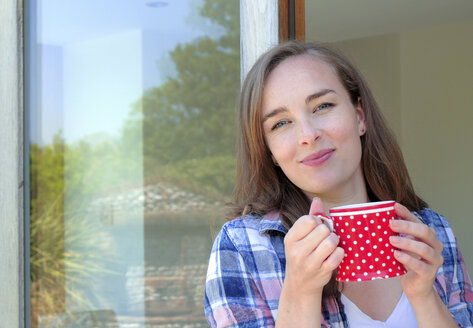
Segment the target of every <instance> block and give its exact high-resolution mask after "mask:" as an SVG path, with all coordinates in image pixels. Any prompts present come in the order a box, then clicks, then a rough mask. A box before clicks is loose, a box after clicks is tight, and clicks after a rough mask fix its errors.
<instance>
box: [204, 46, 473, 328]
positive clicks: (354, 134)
mask: <svg viewBox="0 0 473 328" xmlns="http://www.w3.org/2000/svg"><path fill="white" fill-rule="evenodd" d="M238 133H239V140H238V142H239V146H238V147H239V148H238V155H237V177H236V188H235V196H234V205H235V211H234V212H235V215H234V217H238V218H235V219H233V220H231V221H229V222H227V223H226V224H225V225H224V226H223V228H222V230H221V231H220V233H219V235H218V237H217V238H216V240H215V243H214V246H213V249H212V253H211V257H210V262H209V268H208V274H207V282H206V293H205V312H206V316H207V320H208V322H209V324H210V326H211V327H285V328H287V327H298V328H301V327H320V326H321V327H348V326H350V327H403V328H407V327H429V328H432V327H442V328H445V327H458V325H460V326H461V327H473V319H472V316H473V304H472V302H473V290H472V286H471V282H470V280H469V277H468V274H467V272H466V269H465V266H464V263H463V260H462V257H461V254H460V252H459V250H458V248H457V245H456V242H455V238H454V236H453V233H452V231H451V228H450V226H449V225H448V223H447V221H446V219H445V218H444V217H442V216H440V215H439V214H437V213H435V212H433V211H432V210H430V209H428V208H427V204H426V203H425V202H424V201H423V200H422V199H420V198H419V197H418V196H417V195H416V194H415V192H414V190H413V187H412V184H411V181H410V179H409V176H408V173H407V170H406V166H405V165H404V162H403V158H402V155H401V152H400V150H399V147H398V145H397V144H396V141H395V139H394V137H393V135H392V133H391V132H390V131H389V129H388V127H387V125H386V123H385V122H384V120H383V118H382V115H381V113H380V111H379V109H378V107H377V105H376V103H375V101H374V98H373V96H372V95H371V92H370V90H369V89H368V87H367V85H366V83H365V82H364V80H363V79H362V77H361V75H360V74H359V73H358V71H357V70H356V69H355V68H354V67H353V66H352V65H351V64H350V63H349V62H348V61H347V60H345V59H344V58H343V57H342V56H340V55H339V54H337V53H335V52H333V51H331V50H329V49H328V48H326V47H324V46H322V45H317V44H310V43H299V42H296V41H291V42H287V43H284V44H281V45H279V46H276V47H274V48H273V49H271V50H270V51H268V52H267V53H265V54H264V55H262V56H261V57H260V58H259V60H258V61H257V62H256V63H255V65H254V66H253V68H252V69H251V71H250V72H249V73H248V75H247V77H246V79H245V82H244V85H243V88H242V92H241V98H240V110H239V131H238ZM391 199H393V200H395V201H396V202H397V204H396V207H395V211H396V213H397V215H398V216H399V217H400V218H401V219H402V220H396V221H394V222H392V223H391V224H390V227H391V229H392V230H393V231H395V232H397V233H399V234H400V236H399V237H394V238H392V239H391V240H390V242H391V244H392V245H393V246H394V247H396V248H397V249H398V251H396V252H395V254H394V256H395V258H396V259H397V260H398V261H400V262H401V263H402V264H404V266H405V268H406V269H407V273H406V274H404V275H403V276H400V277H398V278H391V279H378V280H373V281H369V282H354V283H337V282H336V281H335V279H334V272H335V271H336V269H337V267H338V265H339V263H340V262H341V261H342V258H343V257H344V251H343V249H342V248H341V247H339V245H338V237H337V236H336V235H335V234H334V233H333V232H330V230H329V229H328V228H327V227H326V226H325V225H324V224H322V222H320V221H319V220H318V219H317V218H316V217H315V216H314V214H317V213H325V214H326V213H328V210H329V209H330V208H332V207H335V206H341V205H347V204H355V203H366V202H373V201H380V200H391ZM401 204H402V205H401Z"/></svg>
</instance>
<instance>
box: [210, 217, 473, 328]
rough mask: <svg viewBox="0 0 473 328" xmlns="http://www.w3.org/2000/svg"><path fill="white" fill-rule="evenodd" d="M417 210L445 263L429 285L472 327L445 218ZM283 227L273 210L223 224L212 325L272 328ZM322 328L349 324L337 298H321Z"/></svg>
mask: <svg viewBox="0 0 473 328" xmlns="http://www.w3.org/2000/svg"><path fill="white" fill-rule="evenodd" d="M414 214H416V215H417V216H418V217H419V218H420V219H421V220H422V221H423V222H424V223H426V224H427V225H429V226H431V227H433V228H435V231H436V232H437V238H438V239H439V240H440V241H442V243H443V245H444V250H443V254H442V255H443V258H444V263H443V265H442V267H441V268H440V269H439V271H438V273H437V278H436V280H435V283H434V287H435V289H436V290H437V292H438V293H439V295H440V298H441V299H442V301H443V302H444V303H445V304H446V305H447V307H448V309H449V310H450V313H451V314H452V316H453V318H454V319H455V320H456V322H457V323H458V324H459V326H460V327H473V289H472V285H471V282H470V279H469V277H468V273H467V271H466V267H465V265H464V262H463V259H462V256H461V253H460V251H459V250H458V248H457V243H456V240H455V237H454V235H453V232H452V229H451V228H450V226H449V224H448V222H447V220H446V219H445V218H444V217H443V216H441V215H439V214H437V213H435V212H433V211H432V210H430V209H424V210H422V211H421V212H420V213H419V214H417V213H414ZM286 232H287V230H286V229H285V228H284V226H283V225H282V223H281V221H280V219H279V217H278V213H275V212H273V213H269V214H267V215H265V216H264V217H260V216H251V215H249V216H246V217H244V218H237V219H235V220H232V221H230V222H227V223H225V225H224V226H223V227H222V230H221V231H220V233H219V234H218V236H217V238H216V240H215V243H214V245H213V248H212V253H211V255H210V261H209V267H208V272H207V282H206V288H205V314H206V317H207V321H208V323H209V324H210V326H211V327H248V328H253V327H254V328H256V327H274V325H275V320H276V315H277V311H278V302H279V296H280V294H281V288H282V285H283V281H284V274H285V267H286V259H285V252H284V243H283V240H284V236H285V234H286ZM322 316H323V322H322V325H321V327H327V328H328V327H332V328H335V327H348V322H347V319H346V315H345V313H344V311H343V304H342V303H341V301H340V299H338V298H335V297H328V298H326V299H323V300H322Z"/></svg>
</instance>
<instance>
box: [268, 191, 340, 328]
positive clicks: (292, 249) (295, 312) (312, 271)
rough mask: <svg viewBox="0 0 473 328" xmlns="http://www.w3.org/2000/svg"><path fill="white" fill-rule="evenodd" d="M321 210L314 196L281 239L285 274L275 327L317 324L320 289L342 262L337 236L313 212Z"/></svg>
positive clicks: (319, 312)
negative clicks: (305, 210)
mask: <svg viewBox="0 0 473 328" xmlns="http://www.w3.org/2000/svg"><path fill="white" fill-rule="evenodd" d="M320 213H324V205H323V203H322V201H321V200H320V199H318V198H314V199H313V200H312V204H311V206H310V211H309V215H304V216H301V217H300V218H299V219H298V220H297V221H296V222H295V223H294V225H293V226H292V228H291V229H290V230H289V232H288V233H287V235H286V237H285V238H284V246H285V251H286V276H285V278H284V284H283V287H282V290H281V297H280V298H279V308H278V315H277V317H276V328H280V327H284V328H290V327H297V328H301V327H320V325H321V322H322V313H321V311H319V310H318V309H320V308H321V307H322V291H323V288H324V286H325V285H326V284H327V283H328V282H329V281H330V278H331V276H332V272H333V270H335V269H336V268H337V267H338V265H339V264H340V262H342V259H343V256H344V255H345V254H344V251H343V249H342V248H340V247H337V246H338V242H339V238H338V236H337V235H335V234H334V233H332V232H330V230H329V228H328V227H327V226H326V225H325V224H323V223H322V221H321V220H320V219H319V218H317V217H316V216H315V215H317V214H320Z"/></svg>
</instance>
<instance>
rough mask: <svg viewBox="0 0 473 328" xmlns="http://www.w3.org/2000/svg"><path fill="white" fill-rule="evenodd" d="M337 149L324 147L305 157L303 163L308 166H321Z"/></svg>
mask: <svg viewBox="0 0 473 328" xmlns="http://www.w3.org/2000/svg"><path fill="white" fill-rule="evenodd" d="M334 152H335V149H322V150H319V151H318V152H316V153H314V154H311V155H309V156H307V157H305V158H304V159H303V160H302V161H301V163H302V164H304V165H307V166H320V165H322V164H324V163H325V162H326V161H327V160H328V159H329V158H330V157H332V155H333V153H334Z"/></svg>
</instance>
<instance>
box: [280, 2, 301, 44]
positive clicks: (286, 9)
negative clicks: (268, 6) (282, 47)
mask: <svg viewBox="0 0 473 328" xmlns="http://www.w3.org/2000/svg"><path fill="white" fill-rule="evenodd" d="M291 5H292V6H293V8H292V9H291V8H290V6H291ZM291 14H293V15H294V17H293V20H294V28H295V32H294V36H291V35H290V32H289V31H290V26H289V24H290V23H291V21H292V19H291V17H290V16H291ZM278 19H279V42H282V41H287V40H289V39H295V40H299V41H304V40H305V0H292V1H290V0H279V2H278Z"/></svg>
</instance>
